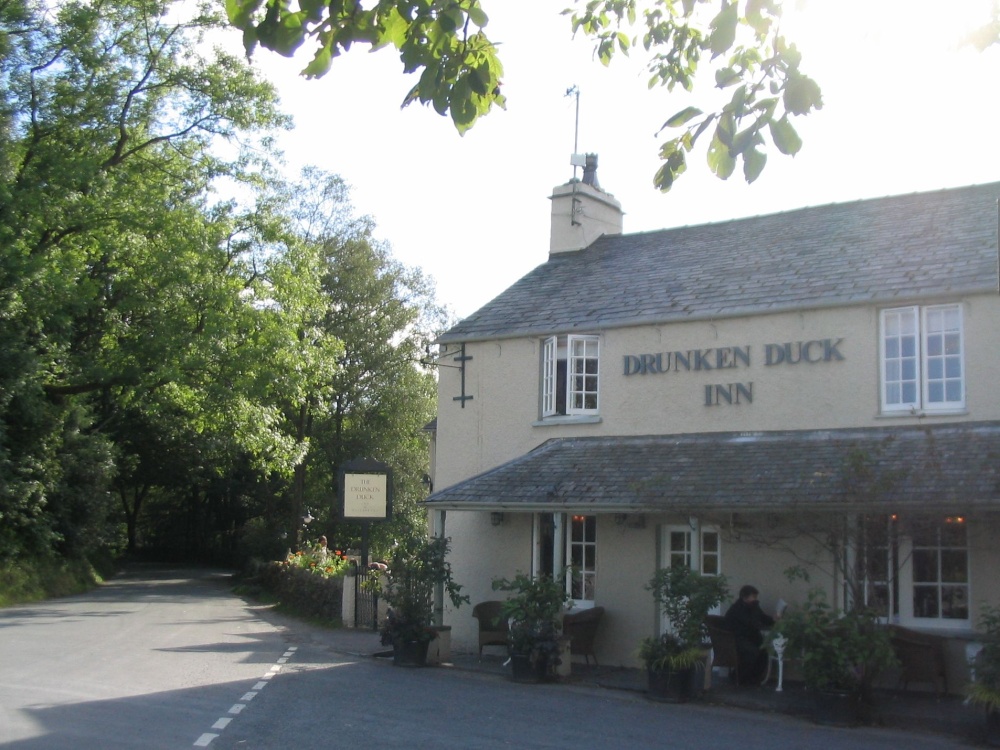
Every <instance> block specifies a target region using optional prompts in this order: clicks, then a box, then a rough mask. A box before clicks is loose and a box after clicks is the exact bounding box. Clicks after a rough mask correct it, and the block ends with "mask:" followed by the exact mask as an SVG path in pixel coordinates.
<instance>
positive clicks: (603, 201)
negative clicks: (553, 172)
mask: <svg viewBox="0 0 1000 750" xmlns="http://www.w3.org/2000/svg"><path fill="white" fill-rule="evenodd" d="M571 163H573V164H574V166H576V165H577V164H576V162H574V161H573V160H572V159H571ZM549 200H551V201H552V231H551V234H550V236H549V253H550V254H555V253H567V252H572V251H574V250H582V249H583V248H585V247H589V246H590V245H591V243H593V242H594V240H596V239H597V238H598V237H600V236H602V235H605V234H621V233H622V225H623V217H624V215H625V214H624V212H623V211H622V205H621V203H619V202H618V201H617V200H615V197H614V196H613V195H611V194H610V193H605V192H604V191H603V190H601V187H600V185H599V184H598V182H597V154H587V156H586V162H585V165H584V168H583V180H582V181H578V180H576V179H575V178H574V179H573V180H571V181H570V182H568V183H566V184H565V185H560V186H559V187H557V188H555V190H553V191H552V195H551V197H550V198H549Z"/></svg>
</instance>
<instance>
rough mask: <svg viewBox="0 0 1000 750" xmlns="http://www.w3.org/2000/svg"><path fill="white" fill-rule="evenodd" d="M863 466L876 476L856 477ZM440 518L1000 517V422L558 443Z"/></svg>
mask: <svg viewBox="0 0 1000 750" xmlns="http://www.w3.org/2000/svg"><path fill="white" fill-rule="evenodd" d="M856 456H864V457H865V460H864V466H866V467H869V468H870V469H871V474H870V475H869V476H874V477H881V478H882V479H883V480H885V481H884V485H885V486H887V487H888V488H887V489H885V490H884V491H882V492H881V493H878V494H877V496H873V495H874V494H875V493H872V492H871V487H872V486H873V485H872V481H874V480H863V479H859V478H858V477H860V476H861V473H860V472H856V471H852V470H850V469H849V468H848V467H850V466H857V465H858V464H857V463H853V464H852V463H851V462H852V460H854V457H856ZM427 505H428V507H430V508H433V509H436V510H505V511H512V512H518V511H523V512H553V511H563V510H566V511H574V512H581V513H599V512H618V513H621V512H662V511H676V512H681V513H687V512H708V511H730V512H734V511H735V512H750V511H772V512H774V511H784V512H788V511H796V510H800V511H806V510H815V511H832V510H845V509H861V508H864V509H865V510H866V511H877V512H893V513H903V512H906V511H917V510H933V511H935V512H952V513H956V514H969V513H972V512H974V511H976V510H983V509H990V510H1000V422H966V423H961V424H951V425H938V426H934V427H929V426H914V427H884V428H858V429H841V430H813V431H781V432H764V433H700V434H691V435H662V436H647V437H593V438H590V437H586V438H556V439H553V440H549V441H547V442H545V443H543V444H542V445H540V446H539V447H538V448H536V449H535V450H533V451H531V452H530V453H527V454H525V455H523V456H520V457H519V458H516V459H514V460H513V461H509V462H508V463H505V464H503V465H501V466H498V467H496V468H495V469H492V470H490V471H487V472H485V473H483V474H480V475H478V476H476V477H472V478H471V479H468V480H465V481H463V482H459V483H458V484H455V485H452V486H451V487H448V488H446V489H443V490H440V491H438V492H435V493H434V494H433V495H431V496H430V497H429V498H428V499H427Z"/></svg>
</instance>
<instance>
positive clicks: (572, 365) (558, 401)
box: [542, 336, 600, 417]
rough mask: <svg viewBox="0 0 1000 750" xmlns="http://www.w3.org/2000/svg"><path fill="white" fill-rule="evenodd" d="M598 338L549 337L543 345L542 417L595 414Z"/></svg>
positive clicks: (596, 406)
mask: <svg viewBox="0 0 1000 750" xmlns="http://www.w3.org/2000/svg"><path fill="white" fill-rule="evenodd" d="M599 359H600V339H599V337H597V336H550V337H549V338H547V339H545V341H544V342H543V344H542V416H543V417H556V416H562V415H565V416H573V415H593V414H597V408H598V361H599Z"/></svg>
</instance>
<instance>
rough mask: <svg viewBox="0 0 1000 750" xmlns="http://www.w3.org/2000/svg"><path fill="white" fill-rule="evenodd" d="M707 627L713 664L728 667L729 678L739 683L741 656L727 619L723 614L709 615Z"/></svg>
mask: <svg viewBox="0 0 1000 750" xmlns="http://www.w3.org/2000/svg"><path fill="white" fill-rule="evenodd" d="M705 628H706V629H707V630H708V637H709V638H710V639H711V641H712V666H713V667H725V668H727V669H728V670H729V679H730V680H732V681H735V682H736V684H737V685H738V684H739V682H740V657H739V654H738V653H737V651H736V636H735V635H733V633H732V631H730V630H729V628H727V627H726V619H725V618H724V617H722V615H708V616H707V617H706V618H705ZM768 671H770V670H768ZM765 679H766V678H765Z"/></svg>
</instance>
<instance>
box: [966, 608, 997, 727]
mask: <svg viewBox="0 0 1000 750" xmlns="http://www.w3.org/2000/svg"><path fill="white" fill-rule="evenodd" d="M979 630H980V633H981V635H980V643H981V644H982V648H981V649H980V651H979V653H978V654H976V658H975V660H974V661H973V663H972V666H973V669H974V672H973V674H972V677H973V680H972V684H970V685H969V687H968V696H969V703H971V704H973V705H975V706H982V707H983V708H984V709H986V737H985V739H986V742H987V744H989V745H991V746H993V747H1000V607H994V606H991V605H989V604H984V605H983V606H982V608H981V609H980V615H979Z"/></svg>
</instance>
